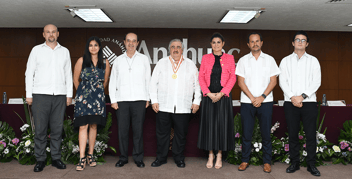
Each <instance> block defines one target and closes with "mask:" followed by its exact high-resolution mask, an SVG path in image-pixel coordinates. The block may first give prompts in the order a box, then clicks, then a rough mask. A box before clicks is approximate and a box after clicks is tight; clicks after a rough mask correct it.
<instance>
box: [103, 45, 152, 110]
mask: <svg viewBox="0 0 352 179" xmlns="http://www.w3.org/2000/svg"><path fill="white" fill-rule="evenodd" d="M150 74H151V72H150V64H149V60H148V57H147V56H145V55H143V54H141V53H139V52H137V51H136V52H135V54H134V55H133V56H132V58H129V57H128V56H127V53H126V52H125V53H123V54H121V55H120V56H118V57H117V58H116V60H115V61H114V64H113V66H112V70H111V76H110V82H109V95H110V100H111V103H116V102H122V101H149V83H150Z"/></svg>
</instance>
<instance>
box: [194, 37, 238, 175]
mask: <svg viewBox="0 0 352 179" xmlns="http://www.w3.org/2000/svg"><path fill="white" fill-rule="evenodd" d="M210 44H211V47H212V49H213V53H210V54H206V55H204V56H203V58H202V63H201V65H200V71H199V84H200V87H201V89H202V93H203V98H202V105H201V120H200V126H199V135H198V144H197V146H198V148H200V149H204V150H209V158H208V162H207V164H206V167H207V168H212V167H213V164H214V158H215V156H214V150H216V151H218V153H217V159H216V163H215V168H216V169H220V168H221V167H222V160H221V159H222V151H228V150H234V149H235V137H234V124H233V111H232V97H231V90H232V88H233V86H234V85H235V83H236V75H235V69H236V67H235V59H234V57H233V56H232V55H229V54H226V53H223V52H222V48H223V46H224V45H225V40H224V38H223V36H222V35H221V34H219V33H214V34H213V36H212V37H211V41H210Z"/></svg>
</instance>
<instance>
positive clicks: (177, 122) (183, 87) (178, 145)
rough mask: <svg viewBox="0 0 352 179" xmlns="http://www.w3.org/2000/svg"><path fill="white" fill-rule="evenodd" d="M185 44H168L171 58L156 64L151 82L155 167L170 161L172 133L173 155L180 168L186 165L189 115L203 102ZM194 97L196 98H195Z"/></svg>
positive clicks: (196, 71)
mask: <svg viewBox="0 0 352 179" xmlns="http://www.w3.org/2000/svg"><path fill="white" fill-rule="evenodd" d="M183 48H184V46H183V44H182V42H181V40H179V39H173V40H171V42H170V43H169V52H170V56H168V57H165V58H162V59H160V60H159V62H158V63H157V64H156V66H155V68H154V71H153V75H152V79H151V82H150V90H149V91H150V99H151V102H152V107H153V110H154V111H155V112H156V139H157V153H156V155H157V156H156V160H155V161H154V162H153V163H152V165H151V166H152V167H159V166H161V165H163V164H165V163H166V162H167V154H168V151H169V145H170V130H171V127H172V126H173V128H174V131H175V136H174V138H173V142H172V153H173V157H174V160H175V163H176V165H177V167H180V168H184V167H185V166H186V164H185V162H184V159H185V156H184V154H183V151H184V149H185V145H186V136H187V132H188V122H189V119H190V113H191V112H192V113H196V112H197V110H198V109H199V104H200V101H201V92H200V86H199V82H198V69H197V67H196V65H195V64H194V63H193V62H192V61H191V60H190V59H188V58H185V57H183V55H182V54H183ZM193 96H194V97H193Z"/></svg>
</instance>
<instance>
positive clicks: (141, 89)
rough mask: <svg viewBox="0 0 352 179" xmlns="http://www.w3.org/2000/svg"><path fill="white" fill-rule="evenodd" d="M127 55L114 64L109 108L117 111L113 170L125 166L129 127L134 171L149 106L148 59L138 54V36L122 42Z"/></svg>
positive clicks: (139, 161) (140, 158)
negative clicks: (116, 134) (116, 147)
mask: <svg viewBox="0 0 352 179" xmlns="http://www.w3.org/2000/svg"><path fill="white" fill-rule="evenodd" d="M123 42H124V43H125V46H126V52H125V53H123V54H122V55H120V56H118V57H117V58H116V60H115V61H114V64H113V67H112V71H111V76H110V84H109V94H110V100H111V107H112V108H113V109H115V110H116V116H117V127H118V135H119V149H120V153H121V155H120V158H119V161H118V162H117V163H116V165H115V166H116V167H123V166H124V165H125V164H127V163H128V137H129V135H128V134H129V130H130V123H132V130H133V153H132V156H133V160H134V162H135V164H136V165H137V167H140V168H142V167H144V166H145V165H144V163H143V156H144V150H143V124H144V120H145V111H146V108H147V107H148V106H149V91H148V90H149V82H150V74H151V72H150V63H149V59H148V57H147V56H145V55H143V54H141V53H139V52H137V50H136V49H137V46H138V43H139V39H138V36H137V34H135V33H128V34H126V36H125V39H124V41H123Z"/></svg>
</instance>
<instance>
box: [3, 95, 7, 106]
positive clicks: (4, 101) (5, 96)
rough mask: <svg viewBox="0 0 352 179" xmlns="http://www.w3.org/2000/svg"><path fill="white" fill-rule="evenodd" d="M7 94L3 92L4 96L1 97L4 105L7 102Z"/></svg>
mask: <svg viewBox="0 0 352 179" xmlns="http://www.w3.org/2000/svg"><path fill="white" fill-rule="evenodd" d="M6 101H7V94H6V92H4V94H3V95H2V104H6V103H7V102H6Z"/></svg>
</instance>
